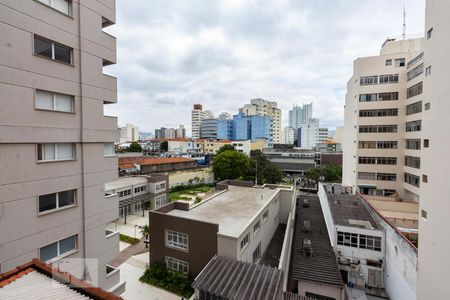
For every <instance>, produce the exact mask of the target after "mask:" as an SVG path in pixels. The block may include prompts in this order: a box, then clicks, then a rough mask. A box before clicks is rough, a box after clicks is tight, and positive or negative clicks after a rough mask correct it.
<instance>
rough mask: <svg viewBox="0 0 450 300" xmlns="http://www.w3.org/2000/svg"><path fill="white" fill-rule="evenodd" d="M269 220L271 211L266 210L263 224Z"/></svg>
mask: <svg viewBox="0 0 450 300" xmlns="http://www.w3.org/2000/svg"><path fill="white" fill-rule="evenodd" d="M267 218H269V211H268V210H266V211H265V212H264V214H263V222H265V221H266V220H267Z"/></svg>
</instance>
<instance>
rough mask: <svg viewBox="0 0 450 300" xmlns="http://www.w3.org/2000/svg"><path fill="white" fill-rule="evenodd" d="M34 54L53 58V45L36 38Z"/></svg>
mask: <svg viewBox="0 0 450 300" xmlns="http://www.w3.org/2000/svg"><path fill="white" fill-rule="evenodd" d="M34 53H36V54H39V55H43V56H47V57H49V58H52V43H51V42H48V41H46V40H43V39H41V38H39V37H37V36H35V37H34Z"/></svg>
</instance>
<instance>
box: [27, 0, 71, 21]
mask: <svg viewBox="0 0 450 300" xmlns="http://www.w3.org/2000/svg"><path fill="white" fill-rule="evenodd" d="M53 1H54V0H50V3H51V2H53ZM63 1H65V2H67V3H68V5H69V6H68V7H69V9H68V13H67V14H66V13H65V12H63V11H61V10H59V9H57V8H55V7H53V6H51V4H50V5H48V4H47V3H44V2H42V1H40V0H35V2H37V3H39V4H41V5H44V6H45V7H47V8H50V9H52V10H54V11H56V12H58V13H60V14H63V15H65V16H66V17H69V18H71V19H73V1H72V0H63Z"/></svg>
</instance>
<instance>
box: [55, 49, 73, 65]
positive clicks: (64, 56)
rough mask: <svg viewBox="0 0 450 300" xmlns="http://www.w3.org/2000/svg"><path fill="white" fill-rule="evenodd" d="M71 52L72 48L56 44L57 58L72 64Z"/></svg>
mask: <svg viewBox="0 0 450 300" xmlns="http://www.w3.org/2000/svg"><path fill="white" fill-rule="evenodd" d="M70 52H71V51H70V48H67V47H64V46H60V45H56V44H55V60H59V61H62V62H66V63H68V64H70V63H71V59H70Z"/></svg>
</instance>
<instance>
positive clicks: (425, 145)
mask: <svg viewBox="0 0 450 300" xmlns="http://www.w3.org/2000/svg"><path fill="white" fill-rule="evenodd" d="M423 147H424V148H428V147H430V140H428V139H425V140H423Z"/></svg>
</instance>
